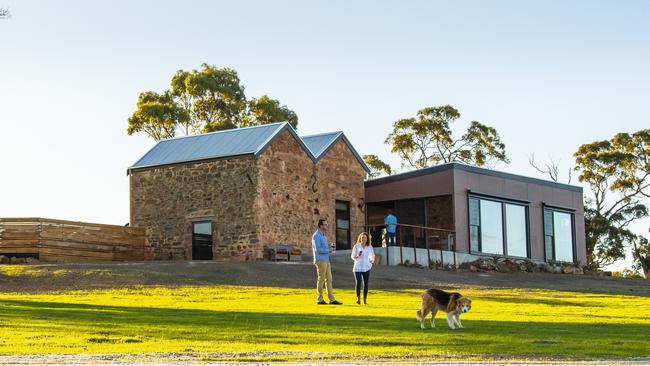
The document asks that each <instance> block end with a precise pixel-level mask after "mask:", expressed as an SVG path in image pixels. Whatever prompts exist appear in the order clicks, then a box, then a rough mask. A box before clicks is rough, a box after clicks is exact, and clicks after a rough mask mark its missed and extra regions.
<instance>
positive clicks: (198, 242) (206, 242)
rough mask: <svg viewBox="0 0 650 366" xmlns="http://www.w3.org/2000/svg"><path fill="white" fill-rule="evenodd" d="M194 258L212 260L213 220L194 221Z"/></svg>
mask: <svg viewBox="0 0 650 366" xmlns="http://www.w3.org/2000/svg"><path fill="white" fill-rule="evenodd" d="M192 259H193V260H212V222H210V221H202V222H194V223H192Z"/></svg>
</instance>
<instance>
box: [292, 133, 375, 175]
mask: <svg viewBox="0 0 650 366" xmlns="http://www.w3.org/2000/svg"><path fill="white" fill-rule="evenodd" d="M300 138H301V139H302V140H303V141H304V142H305V145H307V147H308V148H309V149H310V150H311V152H312V154H314V156H315V157H316V161H318V160H320V159H321V158H322V157H323V156H325V154H326V153H327V152H328V151H329V149H331V148H332V147H333V146H334V144H336V142H337V141H338V140H343V142H345V143H346V144H347V145H348V147H349V148H350V151H352V154H353V155H354V157H355V158H356V159H357V161H358V162H359V164H361V166H362V167H363V169H364V170H365V171H366V172H368V173H370V168H368V165H366V162H364V161H363V158H361V156H360V155H359V153H358V152H357V150H355V149H354V146H352V144H351V143H350V140H348V138H347V137H345V134H344V133H343V132H341V131H336V132H328V133H321V134H318V135H309V136H301V137H300Z"/></svg>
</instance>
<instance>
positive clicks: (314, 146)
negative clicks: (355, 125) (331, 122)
mask: <svg viewBox="0 0 650 366" xmlns="http://www.w3.org/2000/svg"><path fill="white" fill-rule="evenodd" d="M341 134H343V132H341V131H336V132H329V133H322V134H319V135H309V136H300V138H301V139H302V141H303V142H304V143H305V145H307V147H308V148H309V150H311V153H312V154H314V156H315V157H316V159H320V158H321V156H322V155H323V154H324V153H325V151H326V150H327V148H328V147H330V146H331V145H332V144H333V143H334V142H336V140H337V139H338V138H339V136H341Z"/></svg>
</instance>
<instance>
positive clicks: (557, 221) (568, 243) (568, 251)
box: [553, 211, 573, 262]
mask: <svg viewBox="0 0 650 366" xmlns="http://www.w3.org/2000/svg"><path fill="white" fill-rule="evenodd" d="M553 236H554V237H555V260H556V261H560V262H573V224H572V220H571V214H569V213H566V212H557V211H555V212H553Z"/></svg>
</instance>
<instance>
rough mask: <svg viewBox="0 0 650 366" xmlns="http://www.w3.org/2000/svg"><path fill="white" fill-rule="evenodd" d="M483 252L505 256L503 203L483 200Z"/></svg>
mask: <svg viewBox="0 0 650 366" xmlns="http://www.w3.org/2000/svg"><path fill="white" fill-rule="evenodd" d="M480 206H481V209H480V211H481V252H483V253H490V254H503V219H502V212H501V202H495V201H490V200H481V205H480Z"/></svg>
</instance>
